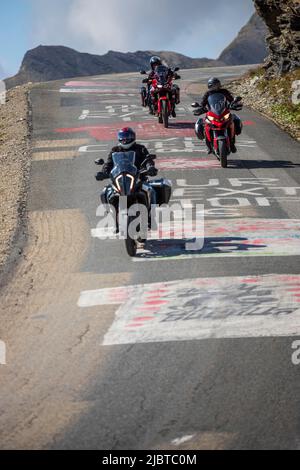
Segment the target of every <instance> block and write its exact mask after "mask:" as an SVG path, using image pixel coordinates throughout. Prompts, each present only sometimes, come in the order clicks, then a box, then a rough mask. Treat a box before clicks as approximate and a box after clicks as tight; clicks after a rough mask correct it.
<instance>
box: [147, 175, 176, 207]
mask: <svg viewBox="0 0 300 470" xmlns="http://www.w3.org/2000/svg"><path fill="white" fill-rule="evenodd" d="M151 186H152V187H153V189H154V190H155V192H156V202H157V204H158V205H159V206H161V205H162V204H168V202H169V201H170V198H171V194H172V181H170V180H167V179H164V178H161V179H159V180H152V181H151Z"/></svg>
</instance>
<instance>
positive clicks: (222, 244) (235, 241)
mask: <svg viewBox="0 0 300 470" xmlns="http://www.w3.org/2000/svg"><path fill="white" fill-rule="evenodd" d="M194 240H195V239H170V240H149V241H147V242H146V244H145V249H144V250H143V251H142V252H139V253H138V254H137V257H138V258H157V257H159V258H169V257H174V256H180V255H183V254H188V255H191V256H193V255H199V254H203V255H206V254H218V253H220V254H222V255H224V253H235V252H245V251H250V250H259V249H261V248H266V247H267V246H266V245H262V244H251V243H249V240H248V238H244V237H216V238H214V237H208V238H206V239H205V241H204V247H203V248H202V249H201V250H193V251H188V250H186V248H185V246H186V243H192V242H193V241H194Z"/></svg>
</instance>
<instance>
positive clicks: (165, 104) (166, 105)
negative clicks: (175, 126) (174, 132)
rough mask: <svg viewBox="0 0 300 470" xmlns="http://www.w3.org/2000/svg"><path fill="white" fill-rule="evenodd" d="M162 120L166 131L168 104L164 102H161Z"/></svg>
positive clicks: (167, 125)
mask: <svg viewBox="0 0 300 470" xmlns="http://www.w3.org/2000/svg"><path fill="white" fill-rule="evenodd" d="M162 118H163V124H164V127H165V128H166V129H168V127H169V111H168V104H167V102H166V101H165V100H164V101H163V102H162Z"/></svg>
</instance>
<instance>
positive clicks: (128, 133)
mask: <svg viewBox="0 0 300 470" xmlns="http://www.w3.org/2000/svg"><path fill="white" fill-rule="evenodd" d="M118 141H119V144H120V146H121V147H122V148H123V149H125V150H127V149H129V148H130V147H132V145H133V144H135V141H136V134H135V132H134V130H133V129H131V127H123V129H120V130H119V132H118Z"/></svg>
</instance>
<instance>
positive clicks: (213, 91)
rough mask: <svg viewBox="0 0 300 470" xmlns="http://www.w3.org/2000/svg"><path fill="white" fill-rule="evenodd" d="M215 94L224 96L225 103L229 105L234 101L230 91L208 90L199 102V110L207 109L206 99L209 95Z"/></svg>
mask: <svg viewBox="0 0 300 470" xmlns="http://www.w3.org/2000/svg"><path fill="white" fill-rule="evenodd" d="M215 93H221V94H222V95H224V96H225V98H226V99H227V101H229V103H232V101H233V100H234V97H233V96H232V94H231V93H230V91H228V90H226V88H220V89H219V90H209V91H207V92H206V93H205V95H204V96H203V98H202V100H201V102H200V106H201V108H204V109H205V108H207V107H208V98H209V97H210V96H211V95H214V94H215Z"/></svg>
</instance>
